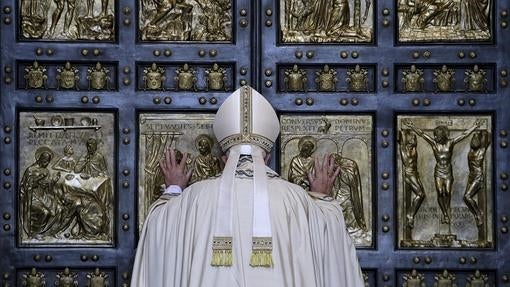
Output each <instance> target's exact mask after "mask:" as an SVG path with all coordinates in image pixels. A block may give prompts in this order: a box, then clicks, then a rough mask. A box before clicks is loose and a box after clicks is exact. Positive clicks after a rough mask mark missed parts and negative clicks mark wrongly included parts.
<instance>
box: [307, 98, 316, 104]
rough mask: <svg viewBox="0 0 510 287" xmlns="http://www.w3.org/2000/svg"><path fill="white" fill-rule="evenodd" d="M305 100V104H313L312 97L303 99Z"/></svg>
mask: <svg viewBox="0 0 510 287" xmlns="http://www.w3.org/2000/svg"><path fill="white" fill-rule="evenodd" d="M305 102H306V104H307V105H309V106H311V105H313V102H314V101H313V99H312V98H307V99H306V100H305Z"/></svg>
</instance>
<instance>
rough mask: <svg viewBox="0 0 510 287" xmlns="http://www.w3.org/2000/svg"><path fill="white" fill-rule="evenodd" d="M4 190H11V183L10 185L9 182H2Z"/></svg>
mask: <svg viewBox="0 0 510 287" xmlns="http://www.w3.org/2000/svg"><path fill="white" fill-rule="evenodd" d="M4 188H5V189H9V188H11V183H10V182H8V181H6V182H4Z"/></svg>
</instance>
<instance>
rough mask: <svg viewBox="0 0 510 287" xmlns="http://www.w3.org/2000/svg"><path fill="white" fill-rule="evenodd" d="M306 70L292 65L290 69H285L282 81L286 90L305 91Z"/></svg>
mask: <svg viewBox="0 0 510 287" xmlns="http://www.w3.org/2000/svg"><path fill="white" fill-rule="evenodd" d="M307 80H308V78H307V77H306V71H305V70H303V69H300V68H298V65H294V66H293V67H292V68H291V69H287V70H285V77H284V78H283V82H284V84H285V91H287V92H306V81H307Z"/></svg>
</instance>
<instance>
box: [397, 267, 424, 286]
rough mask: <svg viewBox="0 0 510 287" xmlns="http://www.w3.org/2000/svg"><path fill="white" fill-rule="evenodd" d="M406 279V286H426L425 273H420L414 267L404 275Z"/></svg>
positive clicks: (403, 277)
mask: <svg viewBox="0 0 510 287" xmlns="http://www.w3.org/2000/svg"><path fill="white" fill-rule="evenodd" d="M402 279H404V282H405V283H404V285H403V286H404V287H424V286H425V275H423V274H421V273H418V271H416V269H413V270H412V271H411V273H407V274H404V275H402Z"/></svg>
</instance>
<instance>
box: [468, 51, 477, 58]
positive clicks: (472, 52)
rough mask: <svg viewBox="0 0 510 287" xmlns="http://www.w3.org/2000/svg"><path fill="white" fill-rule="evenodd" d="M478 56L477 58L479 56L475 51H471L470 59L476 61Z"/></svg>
mask: <svg viewBox="0 0 510 287" xmlns="http://www.w3.org/2000/svg"><path fill="white" fill-rule="evenodd" d="M476 56H477V55H476V52H475V51H471V52H469V58H471V59H474V58H476Z"/></svg>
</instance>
